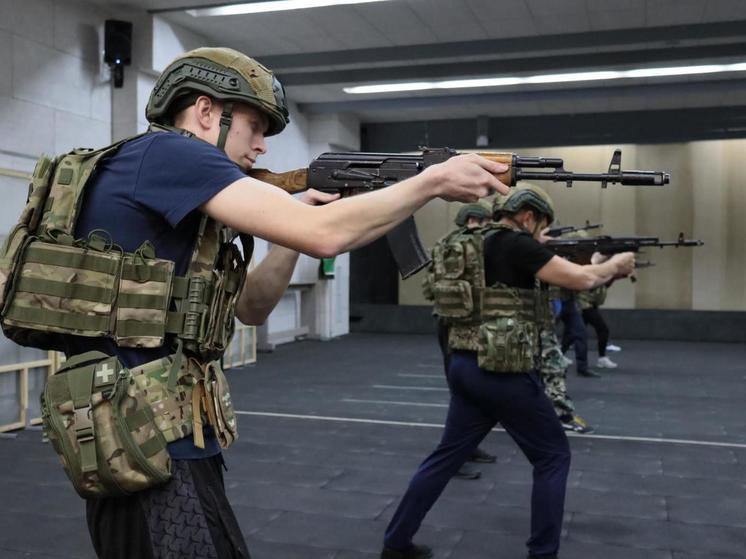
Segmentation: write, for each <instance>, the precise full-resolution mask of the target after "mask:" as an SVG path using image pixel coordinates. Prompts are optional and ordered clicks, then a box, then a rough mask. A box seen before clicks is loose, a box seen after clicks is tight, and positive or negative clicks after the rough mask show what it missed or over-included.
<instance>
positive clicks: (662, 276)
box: [635, 144, 694, 309]
mask: <svg viewBox="0 0 746 559" xmlns="http://www.w3.org/2000/svg"><path fill="white" fill-rule="evenodd" d="M691 159H692V158H691V146H690V145H687V144H666V145H654V146H641V147H640V148H639V149H638V152H637V161H636V164H637V166H638V168H641V169H657V168H660V167H661V166H662V167H663V168H665V169H666V170H670V172H671V184H670V185H668V186H667V187H665V188H639V189H638V192H637V199H636V213H635V219H636V223H637V227H636V233H637V234H638V235H651V236H658V237H660V238H661V239H662V240H670V239H674V238H675V237H676V236H678V234H679V233H680V232H682V231H683V232H684V233H685V234H686V235H687V236H691V231H692V229H693V221H694V220H693V216H694V214H693V198H692V174H691V165H690V161H691ZM641 258H643V259H650V260H652V261H653V262H654V263H655V268H653V269H650V270H647V272H648V273H646V274H645V275H644V277H642V280H641V281H639V282H638V283H637V286H636V294H637V301H636V307H637V308H641V309H689V308H691V305H692V251H691V250H681V249H665V250H661V249H650V250H648V251H647V252H646V254H645V255H642V256H641ZM650 272H653V273H650ZM641 276H642V274H641Z"/></svg>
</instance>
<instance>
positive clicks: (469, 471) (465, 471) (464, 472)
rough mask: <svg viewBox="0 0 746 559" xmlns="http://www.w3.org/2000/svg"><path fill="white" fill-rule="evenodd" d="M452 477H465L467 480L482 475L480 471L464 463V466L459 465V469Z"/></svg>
mask: <svg viewBox="0 0 746 559" xmlns="http://www.w3.org/2000/svg"><path fill="white" fill-rule="evenodd" d="M453 477H455V478H458V479H467V480H471V479H479V478H480V477H482V472H480V471H479V470H475V469H474V468H470V467H469V466H466V465H464V466H461V469H460V470H459V471H458V472H456V473H455V474H454V476H453Z"/></svg>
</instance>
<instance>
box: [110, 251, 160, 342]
mask: <svg viewBox="0 0 746 559" xmlns="http://www.w3.org/2000/svg"><path fill="white" fill-rule="evenodd" d="M150 249H151V247H150V246H149V245H146V246H143V247H140V249H138V250H137V251H136V252H135V253H133V254H125V255H124V258H123V260H122V275H121V280H120V283H119V295H118V298H117V303H116V326H115V329H114V339H115V341H116V343H117V345H118V346H120V347H144V348H153V347H161V346H162V345H163V341H164V337H165V335H166V324H167V320H168V310H169V308H168V305H169V300H170V297H171V289H172V285H173V281H174V263H173V262H172V261H170V260H161V259H158V258H155V257H154V255H153V254H152V251H151V250H150Z"/></svg>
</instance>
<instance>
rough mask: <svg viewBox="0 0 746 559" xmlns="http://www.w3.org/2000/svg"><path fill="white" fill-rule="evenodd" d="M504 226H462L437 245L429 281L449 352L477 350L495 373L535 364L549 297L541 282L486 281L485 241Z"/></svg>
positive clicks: (481, 362)
mask: <svg viewBox="0 0 746 559" xmlns="http://www.w3.org/2000/svg"><path fill="white" fill-rule="evenodd" d="M505 229H508V230H515V228H513V227H510V226H508V225H503V224H496V223H493V224H490V225H487V226H486V227H483V228H479V229H471V230H469V229H467V228H461V229H457V230H456V231H454V232H453V233H451V234H449V235H447V236H446V237H444V238H443V239H441V240H440V241H438V243H436V245H435V246H434V247H433V251H432V253H433V254H432V260H433V262H432V264H431V265H430V268H429V271H428V274H427V276H426V278H425V282H424V291H425V296H426V297H428V298H429V299H430V300H432V301H433V306H434V309H433V313H434V314H435V315H436V316H438V317H440V318H441V319H442V320H443V321H444V322H445V324H447V325H448V348H449V349H450V350H453V349H457V350H469V351H476V352H477V358H478V361H479V366H480V367H482V368H483V369H486V370H489V371H494V372H511V373H515V372H528V371H531V370H533V369H535V368H536V359H537V354H538V331H539V323H540V322H543V321H544V320H546V315H547V313H548V299H547V297H546V292H545V291H544V290H541V289H540V288H539V287H540V286H539V283H538V281H537V284H536V287H535V288H534V289H519V288H515V287H509V286H507V285H503V284H495V285H491V286H487V285H486V280H485V270H484V249H483V247H484V240H485V239H486V237H487V236H489V235H491V234H494V233H496V232H497V231H500V230H505Z"/></svg>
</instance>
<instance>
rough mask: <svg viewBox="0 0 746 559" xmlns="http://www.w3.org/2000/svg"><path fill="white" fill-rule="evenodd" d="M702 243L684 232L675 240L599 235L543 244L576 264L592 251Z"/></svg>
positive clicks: (585, 260) (609, 252) (607, 252)
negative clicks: (686, 237)
mask: <svg viewBox="0 0 746 559" xmlns="http://www.w3.org/2000/svg"><path fill="white" fill-rule="evenodd" d="M702 245H704V243H703V242H702V241H700V240H698V239H697V240H695V239H685V238H684V233H681V234H679V238H678V239H676V240H675V241H661V240H660V239H659V238H658V237H608V236H601V237H589V238H587V239H556V240H555V239H553V240H551V241H547V242H546V243H545V245H544V246H546V247H547V248H548V249H549V250H551V251H552V252H553V253H554V254H556V255H557V256H562V257H564V258H567V259H568V260H572V261H573V262H576V263H578V264H588V263H590V261H591V256H592V255H593V253H594V252H600V253H601V254H603V255H606V256H611V255H614V254H619V253H621V252H635V253H639V252H640V251H641V250H643V249H646V248H663V247H697V246H702ZM641 267H644V266H641Z"/></svg>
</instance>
